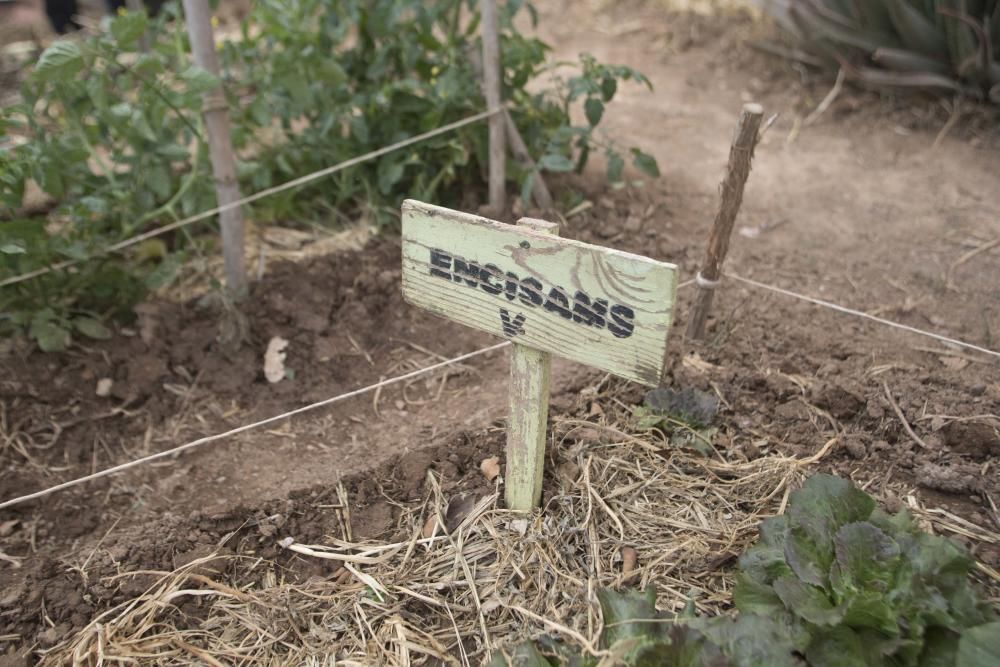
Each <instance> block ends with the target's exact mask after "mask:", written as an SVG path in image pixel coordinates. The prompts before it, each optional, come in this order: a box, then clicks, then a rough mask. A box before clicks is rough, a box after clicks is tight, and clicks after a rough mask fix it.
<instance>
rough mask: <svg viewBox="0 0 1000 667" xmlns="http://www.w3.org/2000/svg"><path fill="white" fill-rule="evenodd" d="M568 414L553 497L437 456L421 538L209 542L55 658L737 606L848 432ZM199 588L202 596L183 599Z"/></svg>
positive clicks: (191, 659) (199, 652) (473, 642)
mask: <svg viewBox="0 0 1000 667" xmlns="http://www.w3.org/2000/svg"><path fill="white" fill-rule="evenodd" d="M555 431H556V437H557V440H558V441H559V446H554V447H553V448H552V449H553V451H555V452H556V454H555V459H556V460H555V461H551V460H550V462H549V470H550V472H551V475H550V477H549V478H548V479H547V480H546V497H547V502H546V504H545V508H544V511H543V512H537V513H535V514H533V515H531V516H530V517H524V516H519V515H517V514H515V513H512V512H509V511H506V510H504V509H502V508H501V505H502V501H501V498H502V493H503V489H502V483H501V481H500V479H499V478H498V479H497V488H496V492H495V493H493V494H492V495H487V496H485V497H479V498H477V497H453V498H450V499H449V498H446V497H445V495H444V494H443V492H442V489H441V486H440V484H439V482H438V480H437V478H436V477H435V476H434V475H433V473H429V474H428V483H427V485H426V488H427V494H426V497H425V499H424V500H423V502H422V503H420V504H417V505H415V506H414V505H409V506H403V507H402V509H403V512H402V514H401V517H400V519H399V523H400V527H401V528H403V529H405V531H406V533H405V534H408V535H410V536H411V537H410V539H408V540H406V541H402V542H398V543H353V542H351V541H348V540H342V539H335V538H333V537H329V538H327V543H326V544H323V545H301V544H298V543H296V542H295V540H294V535H292V536H286V537H285V538H284V540H283V545H284V546H286V548H288V549H292V550H295V551H297V552H298V553H299V554H301V557H303V558H328V559H333V560H336V561H339V562H340V563H342V564H343V569H342V570H341V571H340V572H339V574H340V576H339V577H338V576H334V577H330V578H325V579H320V578H314V579H311V580H309V581H307V582H306V583H305V584H298V585H296V584H292V583H290V582H288V581H284V580H283V578H282V577H283V575H282V570H281V568H279V567H278V566H277V565H275V564H274V563H269V562H266V561H265V562H261V561H260V560H253V559H249V558H239V557H230V558H237V562H230V563H228V565H229V566H230V567H229V568H228V569H229V571H230V572H233V571H235V572H237V573H238V574H237V575H236V576H232V575H230V576H228V577H227V581H226V582H223V581H218V580H217V579H218V577H216V578H215V579H213V578H211V577H210V576H209V575H207V574H205V572H206V563H207V561H209V560H211V559H210V558H208V559H202V560H200V561H195V562H194V563H191V564H189V565H187V566H185V567H184V568H181V569H179V570H177V571H175V572H170V573H160V574H161V576H160V578H159V580H158V582H157V583H156V584H155V585H154V586H152V587H151V588H149V589H148V591H147V592H146V593H145V594H144V595H142V596H141V597H139V598H137V599H134V600H131V601H129V602H127V603H125V604H122V605H119V606H118V607H116V608H114V609H111V610H109V611H107V612H105V613H104V614H102V615H101V616H99V617H97V618H95V619H93V621H92V622H91V623H90V624H89V626H88V627H86V628H85V629H84V630H83V631H81V632H80V633H78V634H77V635H76V636H74V637H71V638H69V639H67V640H66V641H65V642H64V643H62V644H61V645H59V646H58V647H56V648H55V649H53V650H51V651H50V652H48V653H47V655H46V656H45V658H44V660H43V663H42V664H45V665H57V664H73V663H75V664H83V665H96V664H100V663H112V662H121V661H126V662H135V663H141V664H159V665H182V664H183V665H187V664H191V663H201V664H209V665H236V664H258V665H291V664H295V665H328V664H329V665H333V664H338V665H411V664H448V665H474V664H482V663H483V662H485V661H486V660H488V658H489V657H490V655H491V654H492V653H494V652H495V651H497V650H498V649H500V648H501V647H503V646H504V645H507V644H508V643H510V642H513V641H517V640H521V639H524V638H527V637H531V636H537V635H539V634H543V633H549V634H554V635H557V636H559V637H560V638H561V639H563V640H565V641H568V642H570V643H573V644H575V645H577V646H578V647H580V648H581V649H582V650H584V651H587V652H590V653H592V654H598V653H599V650H598V648H597V637H598V636H599V634H600V631H601V617H600V610H599V606H598V604H597V600H596V591H597V590H598V589H599V588H601V587H606V586H611V587H620V586H625V585H629V586H639V587H644V586H646V585H652V586H655V588H656V589H657V592H658V599H659V601H660V604H662V605H664V606H667V607H673V608H675V609H676V608H679V607H681V606H683V605H684V604H685V602H686V601H687V600H688V599H692V600H694V602H695V604H696V606H697V607H698V609H699V611H700V612H701V613H707V614H715V613H724V612H725V610H726V609H727V605H728V604H729V602H730V599H731V567H728V566H729V565H732V564H733V562H734V560H735V558H736V556H737V555H738V554H740V553H742V552H743V551H744V550H745V548H746V547H747V546H748V544H749V543H750V542H751V541H752V540H753V539H755V537H756V530H757V526H758V524H759V522H760V520H761V519H762V518H764V517H765V516H768V515H771V514H774V513H775V512H778V511H780V510H781V509H782V506H783V504H784V502H785V501H786V500H787V497H788V493H789V492H790V490H792V489H793V488H795V486H797V485H798V483H800V481H801V479H802V478H803V476H804V475H805V474H806V473H807V470H806V469H807V468H808V466H810V465H811V464H813V463H815V462H816V461H817V460H818V459H819V458H821V457H822V456H823V455H824V454H825V453H826V452H827V451H829V449H830V447H831V446H832V444H833V443H834V441H832V440H831V441H830V442H829V443H827V445H826V446H825V447H824V448H823V449H822V450H821V451H820V452H819V453H818V454H817V455H816V456H813V457H811V458H810V459H806V460H801V459H795V458H790V457H784V456H776V455H774V456H767V457H764V458H760V459H756V460H753V461H734V460H722V459H723V457H722V456H720V457H719V458H718V459H707V458H701V457H697V456H694V455H691V454H688V453H686V452H684V451H681V450H678V449H673V448H667V449H664V448H663V447H661V446H658V445H655V444H653V442H654V441H653V440H652V439H648V438H646V437H637V436H634V435H630V434H627V433H625V432H624V431H622V430H619V429H618V428H615V427H610V426H598V425H595V424H594V423H591V422H582V421H574V420H564V421H562V422H559V423H558V424H557V427H556V429H555ZM554 444H556V443H554ZM342 500H343V499H342ZM348 506H349V505H348ZM932 518H933V517H932ZM980 537H981V536H980ZM992 537H993V538H996V537H997V536H996V535H993V536H992ZM208 571H209V572H210V571H211V570H208ZM251 571H255V572H256V573H257V576H250V572H251ZM261 571H263V572H264V575H263V576H259V573H260V572H261ZM241 580H243V581H253V582H254V583H253V584H249V585H244V586H240V585H238V584H237V583H234V582H238V581H241ZM194 598H196V599H197V600H199V601H200V604H201V607H200V608H199V610H200V611H199V613H198V614H190V613H184V612H182V611H181V609H180V607H181V604H180V603H182V602H184V603H188V604H187V605H186V606H185V609H189V608H190V603H191V601H192V599H194Z"/></svg>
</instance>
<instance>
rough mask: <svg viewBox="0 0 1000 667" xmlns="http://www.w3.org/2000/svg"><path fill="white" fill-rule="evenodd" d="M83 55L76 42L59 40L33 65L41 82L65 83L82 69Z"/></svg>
mask: <svg viewBox="0 0 1000 667" xmlns="http://www.w3.org/2000/svg"><path fill="white" fill-rule="evenodd" d="M83 64H84V63H83V53H82V52H81V51H80V47H79V46H77V44H76V42H71V41H67V40H60V41H57V42H54V43H53V44H52V46H50V47H49V48H47V49H45V52H44V53H42V56H41V57H40V58H39V59H38V64H37V65H35V76H37V77H38V78H39V79H41V80H42V81H66V80H68V79H69V78H70V77H72V76H74V75H76V73H77V72H79V71H80V70H82V69H83Z"/></svg>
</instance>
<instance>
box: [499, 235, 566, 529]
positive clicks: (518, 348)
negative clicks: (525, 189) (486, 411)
mask: <svg viewBox="0 0 1000 667" xmlns="http://www.w3.org/2000/svg"><path fill="white" fill-rule="evenodd" d="M517 224H518V225H521V226H523V227H528V228H530V229H533V230H535V231H538V232H541V233H542V234H550V235H552V236H559V225H557V224H556V223H554V222H545V221H543V220H533V219H531V218H521V219H520V220H518V222H517ZM551 367H552V360H551V358H550V357H549V354H548V352H542V351H541V350H536V349H535V348H533V347H528V346H527V345H519V344H517V343H514V345H513V346H512V347H511V350H510V390H509V391H510V415H509V418H508V420H507V477H506V479H505V480H504V481H505V483H506V485H507V493H506V500H507V507H508V508H509V509H512V510H519V511H527V510H530V509H531V508H532V507H538V503H539V501H541V499H542V471H543V470H544V468H545V440H546V435H547V432H548V429H547V428H546V426H547V425H548V420H549V376H550V374H551V373H550V369H551Z"/></svg>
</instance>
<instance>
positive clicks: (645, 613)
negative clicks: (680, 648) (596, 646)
mask: <svg viewBox="0 0 1000 667" xmlns="http://www.w3.org/2000/svg"><path fill="white" fill-rule="evenodd" d="M597 599H598V600H599V601H600V603H601V613H602V615H603V616H604V631H603V632H602V633H601V642H602V644H603V645H604V646H614V645H615V644H617V643H618V642H620V641H623V640H628V639H642V640H646V639H653V638H655V637H657V636H662V635H663V633H664V631H665V629H666V624H665V623H664V622H657V621H661V619H660V617H659V614H658V613H657V611H656V589H655V588H653V587H652V586H650V587H648V588H646V589H645V590H644V591H642V592H639V591H633V590H624V591H613V590H611V589H601V590H599V591H598V592H597Z"/></svg>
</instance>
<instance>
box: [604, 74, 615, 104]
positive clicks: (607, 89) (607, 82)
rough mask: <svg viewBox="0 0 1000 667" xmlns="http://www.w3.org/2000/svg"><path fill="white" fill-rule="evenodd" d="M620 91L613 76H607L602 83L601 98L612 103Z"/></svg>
mask: <svg viewBox="0 0 1000 667" xmlns="http://www.w3.org/2000/svg"><path fill="white" fill-rule="evenodd" d="M617 90H618V82H617V81H616V80H615V78H614V77H612V76H606V77H604V79H603V80H602V81H601V97H603V98H604V101H605V102H610V101H611V99H612V98H613V97H614V96H615V92H616V91H617Z"/></svg>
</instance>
